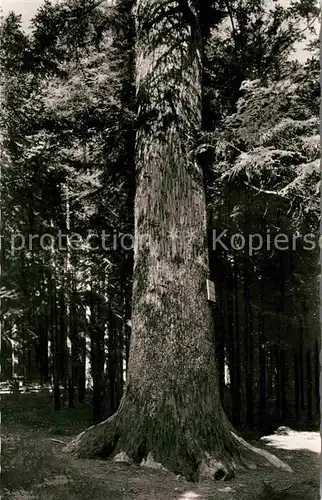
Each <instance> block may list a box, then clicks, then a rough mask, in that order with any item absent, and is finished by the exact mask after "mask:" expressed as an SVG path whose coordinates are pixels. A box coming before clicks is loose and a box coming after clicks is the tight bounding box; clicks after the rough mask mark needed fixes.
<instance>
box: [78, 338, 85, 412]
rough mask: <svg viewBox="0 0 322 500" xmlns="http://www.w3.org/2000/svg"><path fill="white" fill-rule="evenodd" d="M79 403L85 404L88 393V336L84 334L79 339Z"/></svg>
mask: <svg viewBox="0 0 322 500" xmlns="http://www.w3.org/2000/svg"><path fill="white" fill-rule="evenodd" d="M77 386H78V402H79V403H80V404H83V403H84V401H85V393H86V335H85V332H83V333H82V334H81V335H80V339H79V363H78V370H77Z"/></svg>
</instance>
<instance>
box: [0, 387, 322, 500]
mask: <svg viewBox="0 0 322 500" xmlns="http://www.w3.org/2000/svg"><path fill="white" fill-rule="evenodd" d="M1 412H2V432H1V434H2V456H1V465H2V473H1V499H2V500H35V499H37V500H38V499H39V500H54V499H55V500H256V499H257V500H274V499H275V500H281V499H286V500H287V499H289V500H318V499H319V498H320V496H319V487H318V484H319V461H320V455H319V450H320V441H319V440H318V438H319V436H318V434H316V433H296V434H294V433H293V435H292V436H290V437H289V438H288V436H276V439H275V437H274V440H273V441H272V440H271V441H270V443H267V442H266V441H263V440H260V441H252V444H255V445H256V446H259V447H262V448H264V449H267V450H269V451H272V452H273V453H275V454H276V455H277V456H278V457H279V458H281V459H283V460H285V461H286V462H287V463H288V464H289V465H290V466H291V467H292V469H293V473H287V472H280V471H278V470H276V469H271V468H267V469H266V468H265V469H258V470H256V471H247V472H245V473H239V474H238V475H237V476H236V477H235V478H233V479H232V480H230V481H227V482H222V481H218V482H215V481H214V482H202V483H198V484H194V483H189V482H188V481H186V480H185V479H184V478H182V477H176V476H175V475H173V474H170V473H165V472H161V471H152V470H146V469H142V468H140V467H138V466H128V465H119V464H113V463H111V462H108V461H102V460H83V459H77V458H75V457H74V456H71V455H66V454H65V453H63V452H62V445H61V444H59V443H57V442H55V441H53V439H57V440H61V441H64V442H66V443H67V442H69V441H70V440H71V438H72V437H73V436H75V435H77V434H78V433H79V432H80V431H81V430H83V429H84V428H86V427H87V426H88V425H90V423H91V422H90V419H91V413H90V409H89V408H87V407H85V406H84V407H83V408H75V409H72V410H70V409H67V408H63V409H62V410H61V411H60V412H54V411H52V406H51V402H50V401H49V400H48V399H47V400H46V401H44V398H41V396H40V395H29V394H25V395H18V396H12V395H6V396H2V397H1ZM291 434H292V433H291ZM280 447H283V448H286V449H282V448H280Z"/></svg>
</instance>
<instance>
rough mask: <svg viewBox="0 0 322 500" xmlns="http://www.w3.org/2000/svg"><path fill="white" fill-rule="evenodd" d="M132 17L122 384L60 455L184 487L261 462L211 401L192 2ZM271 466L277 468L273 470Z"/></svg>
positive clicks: (216, 400) (156, 4) (147, 6)
mask: <svg viewBox="0 0 322 500" xmlns="http://www.w3.org/2000/svg"><path fill="white" fill-rule="evenodd" d="M135 15H136V29H137V82H136V84H137V95H138V102H139V112H138V124H139V130H138V134H137V150H136V159H137V191H136V199H135V249H134V285H133V300H132V337H131V348H130V359H129V370H128V380H127V386H126V390H125V394H124V397H123V399H122V402H121V405H120V407H119V409H118V411H117V412H116V414H114V416H112V417H111V418H110V419H109V420H108V421H106V422H104V423H102V424H100V425H99V426H97V427H94V428H91V429H89V430H88V431H86V432H85V433H84V434H82V435H81V436H79V438H77V439H76V441H75V442H73V443H72V444H71V445H70V446H69V449H74V450H76V451H78V453H79V454H80V455H82V456H102V457H108V456H110V455H111V454H113V455H114V456H115V455H116V457H117V460H120V459H122V457H123V459H124V460H126V461H127V460H128V457H129V458H130V459H133V460H135V461H139V462H142V461H143V464H145V465H146V466H157V464H162V466H164V467H165V468H167V469H169V470H172V471H174V472H176V473H180V474H183V475H185V476H186V477H187V478H189V479H196V478H197V477H198V476H199V477H214V478H217V479H222V478H224V477H229V476H230V475H231V474H232V472H233V469H234V468H237V467H238V466H242V465H243V466H244V465H246V466H248V467H252V466H255V464H256V463H258V464H262V465H263V464H267V463H269V460H268V458H267V456H265V457H264V456H263V455H259V454H258V453H256V452H255V451H254V449H252V448H251V447H250V446H247V445H246V443H244V442H243V441H242V440H240V438H238V437H237V436H236V435H235V434H234V433H233V432H232V428H231V426H230V424H229V423H228V421H227V419H226V417H225V415H224V413H223V410H222V407H221V403H220V397H219V388H218V380H217V373H216V366H215V356H214V352H213V342H212V338H211V335H212V334H211V332H212V326H211V311H210V309H209V305H208V303H207V296H206V278H207V277H208V255H207V241H206V229H207V228H206V204H205V193H204V185H203V176H202V172H201V169H200V167H199V166H198V164H197V163H196V161H195V159H194V155H193V151H194V140H195V138H196V135H197V133H198V131H199V129H200V127H201V67H200V66H201V63H200V61H201V51H200V38H199V33H198V22H197V15H196V12H195V9H194V6H193V5H192V2H179V1H177V2H169V1H166V0H154V1H152V0H138V1H137V3H136V10H135ZM124 457H125V458H124ZM270 457H271V455H270ZM156 463H157V464H156ZM275 465H278V466H283V464H282V463H281V462H279V461H277V459H275Z"/></svg>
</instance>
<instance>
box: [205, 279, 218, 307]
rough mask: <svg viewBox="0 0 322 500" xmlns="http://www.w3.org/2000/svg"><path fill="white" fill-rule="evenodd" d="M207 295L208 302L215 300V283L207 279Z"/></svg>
mask: <svg viewBox="0 0 322 500" xmlns="http://www.w3.org/2000/svg"><path fill="white" fill-rule="evenodd" d="M207 297H208V300H209V301H210V302H216V291H215V283H214V282H213V281H210V280H207Z"/></svg>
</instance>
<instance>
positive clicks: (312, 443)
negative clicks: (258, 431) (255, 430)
mask: <svg viewBox="0 0 322 500" xmlns="http://www.w3.org/2000/svg"><path fill="white" fill-rule="evenodd" d="M285 429H287V431H286V432H285V433H284V432H283V434H272V435H271V436H263V437H261V440H262V441H265V443H266V444H267V446H273V447H275V448H280V449H283V450H308V451H312V452H314V453H319V454H320V453H321V435H320V433H319V432H309V431H303V432H299V431H293V430H292V429H288V428H285Z"/></svg>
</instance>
